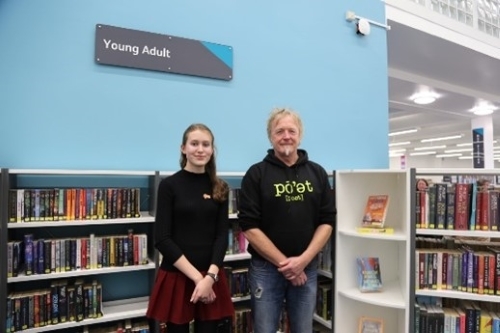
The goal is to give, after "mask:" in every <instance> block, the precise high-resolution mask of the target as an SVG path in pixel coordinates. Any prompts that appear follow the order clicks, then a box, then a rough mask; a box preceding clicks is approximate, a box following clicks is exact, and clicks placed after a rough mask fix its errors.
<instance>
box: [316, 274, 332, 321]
mask: <svg viewBox="0 0 500 333" xmlns="http://www.w3.org/2000/svg"><path fill="white" fill-rule="evenodd" d="M332 297H333V293H332V282H331V281H325V282H319V283H318V291H317V293H316V310H315V311H316V314H317V315H318V316H320V317H321V318H323V319H324V320H326V321H329V320H332V316H333V311H332Z"/></svg>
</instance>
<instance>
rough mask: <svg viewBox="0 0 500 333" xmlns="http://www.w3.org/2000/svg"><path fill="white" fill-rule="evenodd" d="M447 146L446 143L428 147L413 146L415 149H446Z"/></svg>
mask: <svg viewBox="0 0 500 333" xmlns="http://www.w3.org/2000/svg"><path fill="white" fill-rule="evenodd" d="M444 148H446V145H441V146H427V147H416V148H413V150H430V149H444Z"/></svg>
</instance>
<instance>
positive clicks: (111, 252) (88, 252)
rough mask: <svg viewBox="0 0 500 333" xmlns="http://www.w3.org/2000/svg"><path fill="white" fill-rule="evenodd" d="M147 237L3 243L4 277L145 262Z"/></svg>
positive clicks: (30, 239) (131, 235)
mask: <svg viewBox="0 0 500 333" xmlns="http://www.w3.org/2000/svg"><path fill="white" fill-rule="evenodd" d="M148 261H149V259H148V237H147V235H146V234H134V233H133V231H132V230H131V229H130V230H129V232H128V234H126V235H116V236H102V237H99V236H95V235H94V234H90V236H89V237H84V238H62V239H34V236H33V234H25V235H24V240H23V241H11V242H8V243H7V277H16V276H19V275H21V274H24V275H32V274H50V273H61V272H66V271H74V270H85V269H97V268H103V267H115V266H117V267H119V266H129V265H143V264H147V263H148Z"/></svg>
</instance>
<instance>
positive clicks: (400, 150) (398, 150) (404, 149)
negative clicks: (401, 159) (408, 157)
mask: <svg viewBox="0 0 500 333" xmlns="http://www.w3.org/2000/svg"><path fill="white" fill-rule="evenodd" d="M404 151H406V148H401V149H392V150H389V154H391V153H401V152H404Z"/></svg>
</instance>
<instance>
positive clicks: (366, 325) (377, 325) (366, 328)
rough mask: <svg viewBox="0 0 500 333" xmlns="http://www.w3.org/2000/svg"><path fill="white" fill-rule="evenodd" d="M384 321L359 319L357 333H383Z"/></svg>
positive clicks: (367, 318)
mask: <svg viewBox="0 0 500 333" xmlns="http://www.w3.org/2000/svg"><path fill="white" fill-rule="evenodd" d="M383 332H384V321H383V320H382V319H381V318H371V317H364V316H363V317H360V318H359V329H358V333H383Z"/></svg>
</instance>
